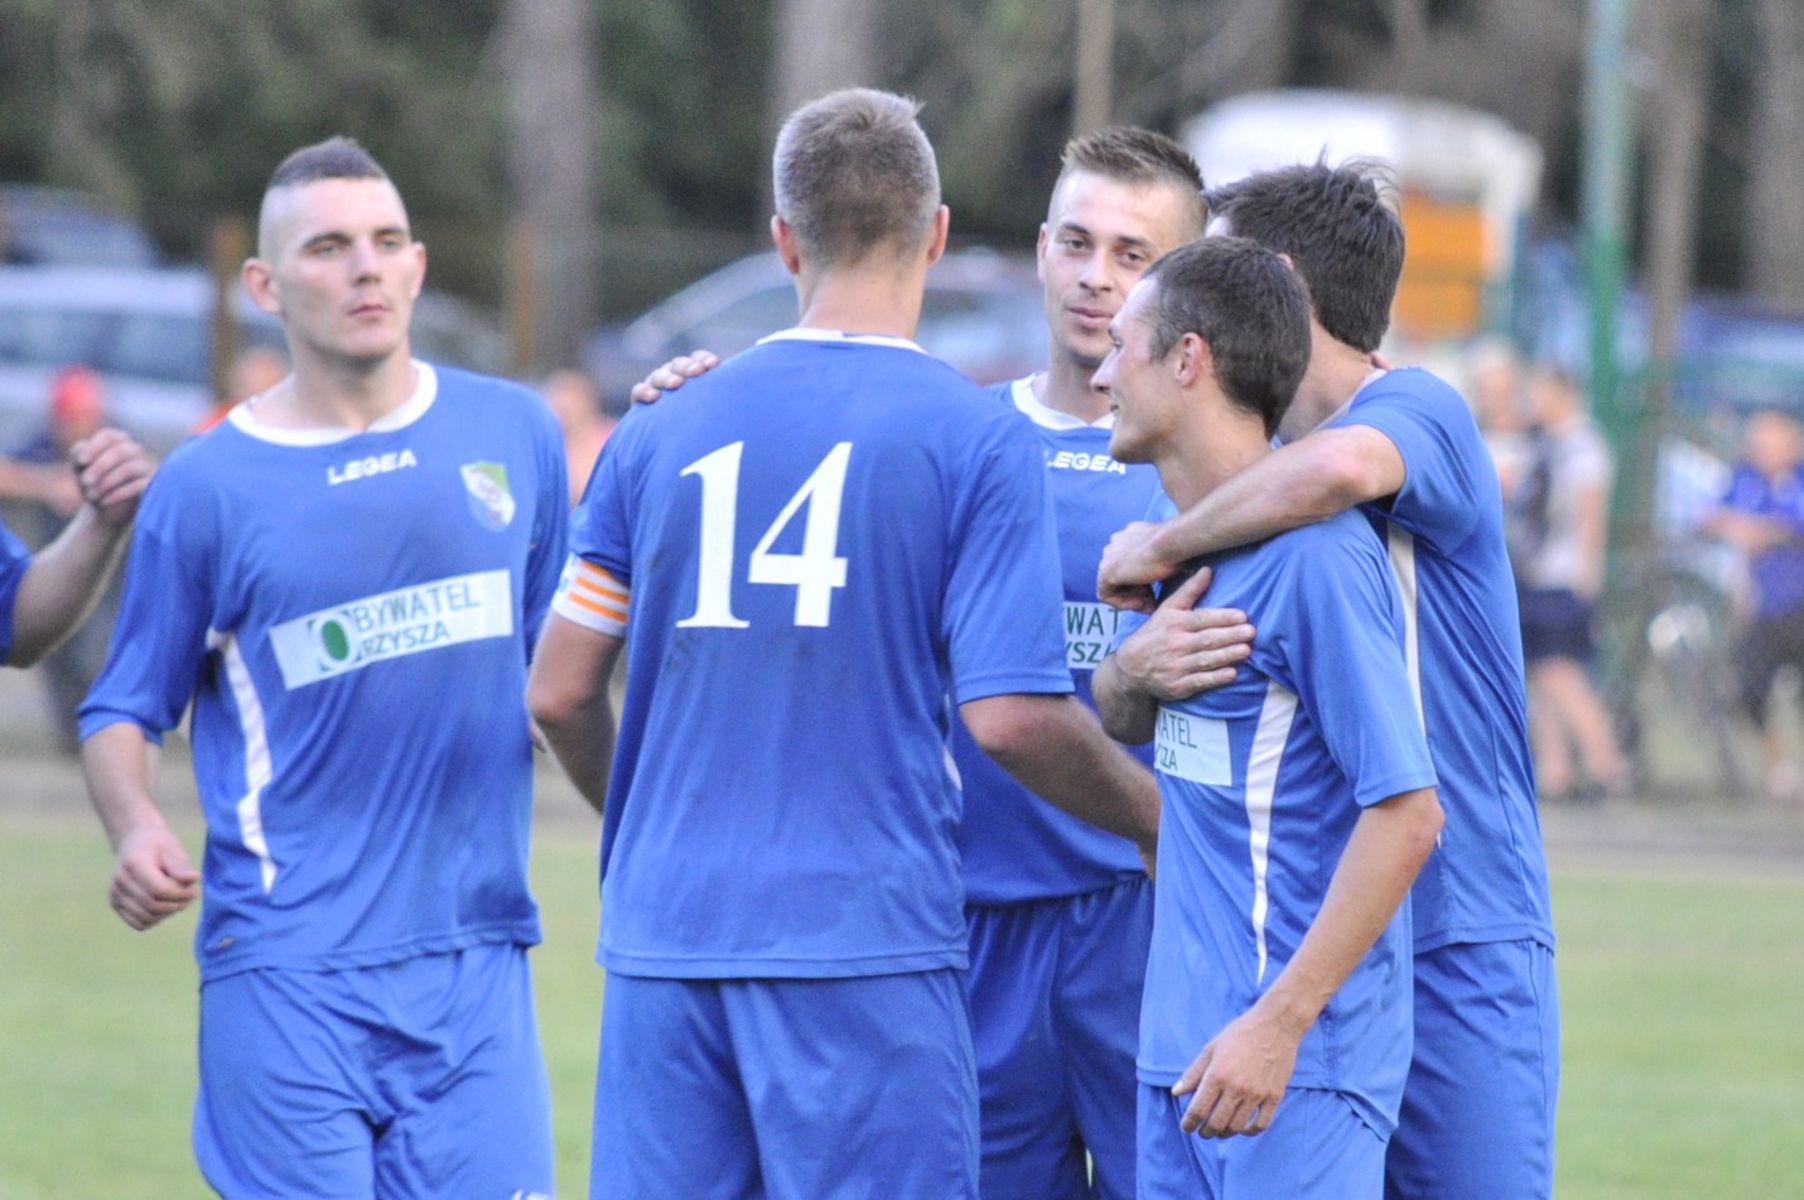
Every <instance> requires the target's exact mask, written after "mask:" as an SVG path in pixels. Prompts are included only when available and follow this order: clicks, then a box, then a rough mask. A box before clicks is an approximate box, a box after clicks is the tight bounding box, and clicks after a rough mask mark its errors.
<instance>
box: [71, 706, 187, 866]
mask: <svg viewBox="0 0 1804 1200" xmlns="http://www.w3.org/2000/svg"><path fill="white" fill-rule="evenodd" d="M156 753H157V750H156V746H155V745H154V744H153V743H152V742H151V741H150V740H149V739H148V738H146V737H145V736H144V733H143V731H142V730H140V729H139V728H138V727H137V726H136V725H133V724H132V723H131V722H129V721H121V722H119V723H118V724H115V725H108V726H106V727H105V728H103V729H98V730H96V731H95V732H94V733H92V734H91V735H89V736H88V738H87V739H86V740H85V741H83V742H82V744H81V765H82V773H83V774H84V775H85V776H86V777H87V781H88V798H89V800H91V801H92V802H93V804H94V811H95V813H96V814H98V815H99V817H100V824H101V826H102V827H103V828H104V829H105V830H106V835H107V841H108V843H109V844H110V845H111V846H112V847H113V848H114V849H115V850H117V849H118V848H119V845H120V843H122V842H124V841H125V839H126V838H127V837H129V836H130V835H131V834H132V833H134V832H137V831H138V830H141V829H146V828H152V829H159V828H160V829H167V828H168V827H169V823H168V821H166V820H165V819H164V817H163V814H162V811H161V810H159V809H158V808H157V805H156V801H155V800H154V799H153V798H152V796H151V789H152V787H153V786H154V784H155V779H156Z"/></svg>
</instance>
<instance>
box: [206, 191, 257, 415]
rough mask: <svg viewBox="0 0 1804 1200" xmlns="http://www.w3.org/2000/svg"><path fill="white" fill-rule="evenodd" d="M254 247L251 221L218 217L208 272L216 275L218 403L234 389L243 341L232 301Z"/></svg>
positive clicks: (212, 377)
mask: <svg viewBox="0 0 1804 1200" xmlns="http://www.w3.org/2000/svg"><path fill="white" fill-rule="evenodd" d="M250 247H251V234H250V222H248V221H246V220H245V219H244V218H243V217H240V216H229V217H218V218H215V220H214V221H213V232H212V236H211V237H210V239H209V245H208V255H207V269H208V273H209V274H210V275H211V276H212V278H213V314H212V319H211V322H210V325H211V332H212V337H211V338H210V339H209V340H208V346H209V350H208V354H207V380H208V382H209V383H210V384H211V385H212V388H213V403H215V404H222V403H224V402H225V399H226V397H227V396H229V395H230V394H231V391H232V364H233V363H234V362H236V361H237V359H238V345H239V342H240V341H241V339H240V337H239V329H238V316H237V314H236V313H234V312H233V311H232V302H233V301H234V300H236V299H237V296H238V270H239V268H240V267H241V266H242V265H243V264H244V260H245V258H246V256H248V255H249V254H250Z"/></svg>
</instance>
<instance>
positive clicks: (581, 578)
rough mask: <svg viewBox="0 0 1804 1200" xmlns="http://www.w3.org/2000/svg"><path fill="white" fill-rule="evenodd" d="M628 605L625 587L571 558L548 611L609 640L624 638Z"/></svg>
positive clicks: (591, 565)
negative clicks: (605, 636) (601, 634)
mask: <svg viewBox="0 0 1804 1200" xmlns="http://www.w3.org/2000/svg"><path fill="white" fill-rule="evenodd" d="M631 604H632V593H631V591H630V590H629V589H628V588H627V586H626V584H624V583H621V582H620V581H619V580H618V579H615V578H614V577H613V576H612V575H610V574H608V573H607V572H606V571H605V570H603V569H602V568H600V567H598V566H596V565H595V564H594V563H592V562H589V561H588V560H587V559H585V558H582V557H581V556H579V555H575V554H572V555H571V556H570V561H569V562H568V563H566V564H565V565H564V577H563V579H561V580H560V581H559V582H558V588H557V595H556V596H555V597H554V598H553V599H552V601H551V611H552V612H555V613H556V614H557V615H558V616H560V617H563V618H564V619H565V620H567V621H574V622H576V623H577V624H578V625H581V626H583V627H584V628H585V629H593V630H594V631H595V632H597V633H605V634H607V635H608V636H610V637H625V636H626V619H627V612H628V609H629V608H630V606H631Z"/></svg>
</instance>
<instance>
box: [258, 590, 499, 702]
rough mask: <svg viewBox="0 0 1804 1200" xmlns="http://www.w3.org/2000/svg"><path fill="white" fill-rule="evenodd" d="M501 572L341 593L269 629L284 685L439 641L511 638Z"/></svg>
mask: <svg viewBox="0 0 1804 1200" xmlns="http://www.w3.org/2000/svg"><path fill="white" fill-rule="evenodd" d="M513 632H514V601H513V587H512V583H511V579H510V577H509V575H508V572H507V571H505V570H501V571H480V572H477V573H476V574H473V575H454V576H452V577H451V578H449V579H439V580H435V581H433V582H432V583H422V584H418V585H417V586H414V587H408V588H399V589H397V590H395V591H392V592H383V593H382V594H381V595H377V596H365V597H363V598H362V599H360V600H347V601H346V602H345V603H343V604H339V605H336V606H334V607H332V608H323V609H321V610H320V611H318V612H316V613H308V614H307V615H306V616H304V617H296V618H295V619H294V620H292V621H284V622H282V623H281V624H280V625H277V626H274V627H273V628H271V629H270V631H269V642H270V647H271V649H273V650H274V651H275V652H276V662H277V663H278V664H280V666H281V668H282V682H283V683H285V684H287V685H288V687H289V689H290V690H293V689H294V688H298V687H306V686H307V685H308V684H310V683H318V682H319V681H320V680H322V679H330V678H332V677H333V676H334V675H343V674H344V673H345V672H346V671H356V670H359V669H361V668H363V667H367V666H369V665H370V664H371V663H374V662H382V661H384V660H385V659H390V658H402V657H404V656H406V655H409V654H418V653H420V652H421V651H424V650H437V649H438V648H440V647H441V646H455V645H457V644H459V643H460V642H474V641H478V640H480V639H482V638H496V637H512V636H513Z"/></svg>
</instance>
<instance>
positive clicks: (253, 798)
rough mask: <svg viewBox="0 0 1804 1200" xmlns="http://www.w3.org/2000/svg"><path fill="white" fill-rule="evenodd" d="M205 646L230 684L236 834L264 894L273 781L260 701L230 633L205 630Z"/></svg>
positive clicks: (270, 868)
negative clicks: (239, 769)
mask: <svg viewBox="0 0 1804 1200" xmlns="http://www.w3.org/2000/svg"><path fill="white" fill-rule="evenodd" d="M207 642H208V644H209V645H210V646H211V647H212V648H214V649H216V650H218V651H219V652H220V654H221V656H222V657H223V658H224V659H225V669H226V679H227V681H228V682H230V683H231V685H232V700H233V701H234V702H235V703H236V704H237V706H238V726H239V731H240V732H241V733H242V734H243V736H244V786H245V793H244V798H243V799H241V800H239V801H238V835H239V837H240V838H241V839H242V840H243V842H244V848H245V849H246V850H249V851H250V852H251V853H252V854H255V855H256V856H257V863H258V865H259V866H260V867H261V868H262V872H263V890H264V891H265V892H268V891H269V890H270V889H271V888H272V887H274V886H275V882H276V860H275V859H274V858H272V857H271V856H270V853H269V839H268V838H267V837H265V836H264V833H263V789H264V788H266V787H268V786H269V781H270V780H271V779H273V778H275V770H274V768H273V767H272V766H271V765H270V759H269V728H268V726H267V724H266V723H265V722H264V719H263V701H262V700H260V699H259V698H258V697H257V685H256V684H255V683H254V682H253V681H252V680H251V672H250V668H249V667H248V666H247V665H246V664H245V661H244V652H243V651H242V650H240V649H239V648H238V639H237V638H235V637H233V636H232V635H231V634H229V633H227V634H221V633H218V632H215V631H211V630H209V631H208V634H207Z"/></svg>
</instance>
